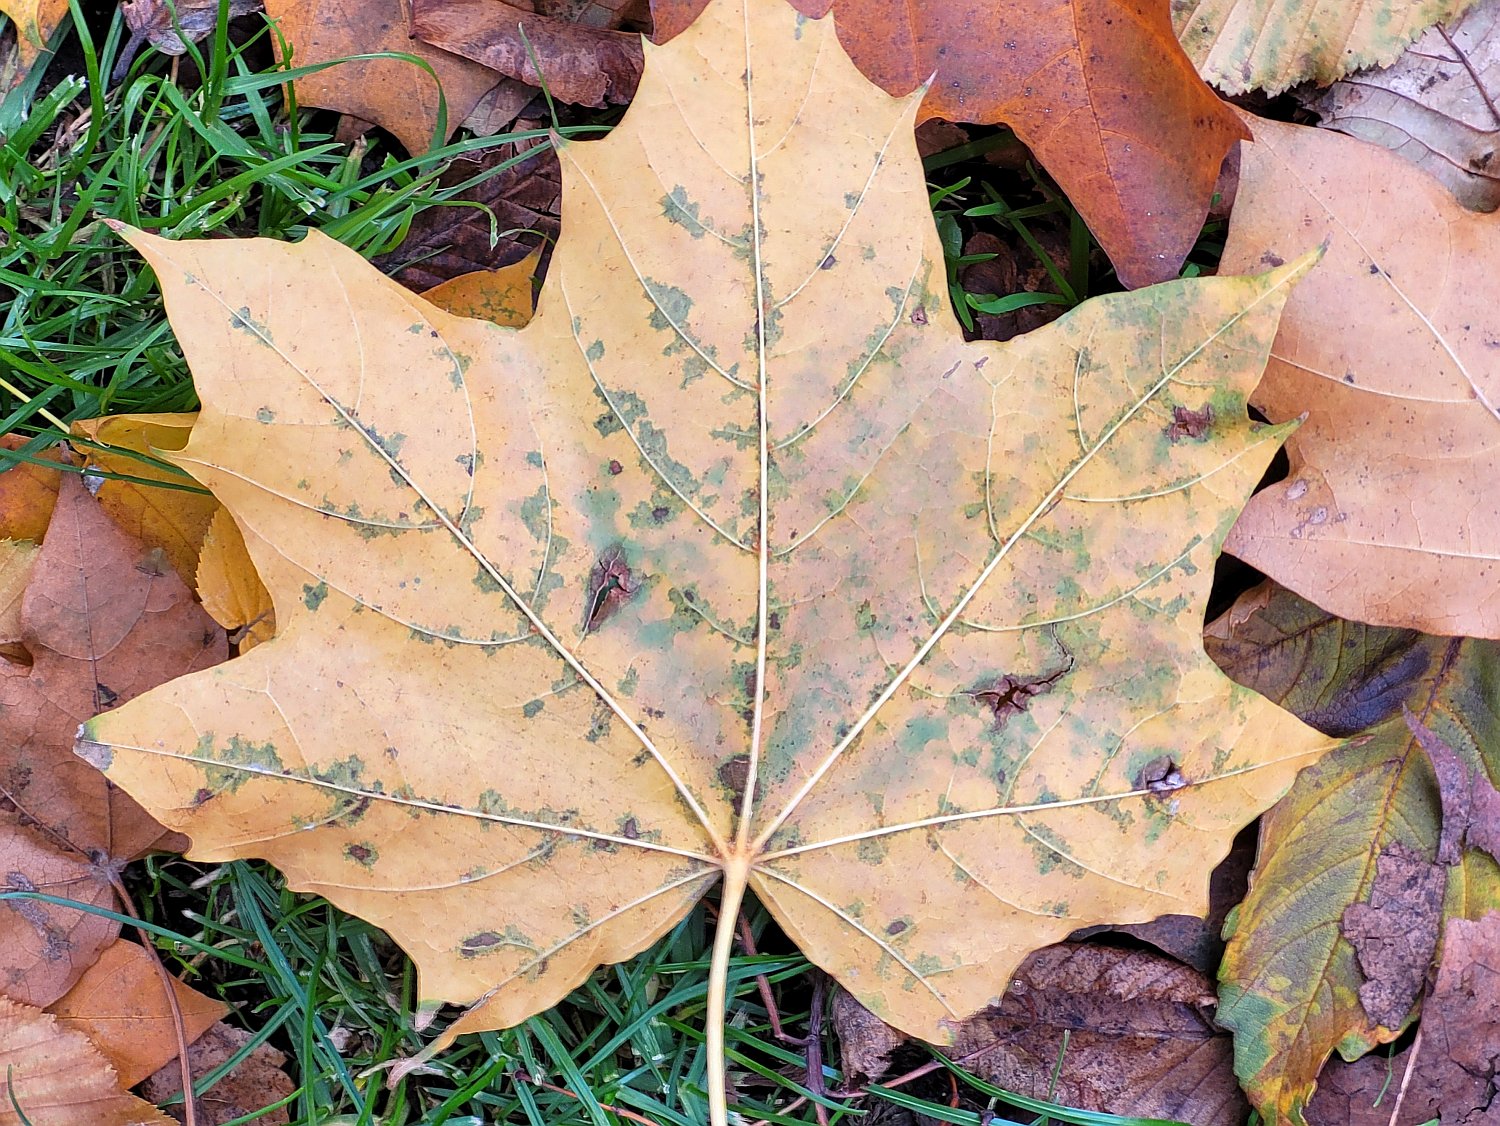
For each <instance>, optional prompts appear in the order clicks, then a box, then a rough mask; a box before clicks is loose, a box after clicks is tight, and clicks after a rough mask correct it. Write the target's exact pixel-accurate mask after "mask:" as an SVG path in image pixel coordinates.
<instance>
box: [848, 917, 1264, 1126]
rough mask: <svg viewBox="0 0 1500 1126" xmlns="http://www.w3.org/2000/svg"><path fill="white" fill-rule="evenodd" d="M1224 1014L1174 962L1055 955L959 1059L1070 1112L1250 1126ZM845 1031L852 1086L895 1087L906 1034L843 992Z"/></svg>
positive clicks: (1080, 950) (984, 1024) (1088, 952)
mask: <svg viewBox="0 0 1500 1126" xmlns="http://www.w3.org/2000/svg"><path fill="white" fill-rule="evenodd" d="M1213 1004H1214V988H1213V983H1212V981H1211V980H1210V979H1209V978H1207V977H1206V976H1204V975H1203V974H1200V973H1198V972H1197V971H1195V970H1192V969H1189V968H1188V967H1186V966H1183V965H1180V964H1179V963H1177V962H1174V961H1172V960H1171V959H1170V958H1164V957H1162V956H1161V955H1158V954H1151V953H1148V952H1145V951H1127V950H1118V949H1114V948H1111V947H1105V946H1089V945H1063V946H1051V947H1048V948H1047V949H1045V950H1039V951H1037V952H1036V953H1035V954H1033V955H1031V956H1030V957H1029V958H1027V959H1026V961H1025V962H1024V963H1022V965H1021V967H1020V969H1019V970H1017V971H1016V976H1015V977H1014V978H1013V979H1012V981H1011V986H1010V989H1009V991H1008V992H1007V993H1006V995H1005V997H1004V999H1003V1000H1002V1001H1001V1003H1000V1006H999V1008H998V1009H995V1008H991V1009H989V1010H987V1011H985V1012H982V1013H980V1014H979V1015H977V1016H975V1017H973V1018H971V1019H969V1020H967V1021H964V1022H963V1023H962V1024H960V1025H959V1026H958V1029H957V1040H956V1042H955V1043H954V1045H953V1047H952V1048H951V1049H950V1050H949V1052H948V1054H949V1055H950V1057H953V1058H961V1059H964V1060H965V1066H966V1067H968V1068H970V1069H971V1070H972V1071H973V1072H974V1073H975V1074H977V1075H979V1076H980V1077H981V1078H983V1079H986V1080H988V1081H990V1082H991V1083H995V1084H997V1085H999V1086H1002V1087H1004V1088H1006V1089H1007V1090H1010V1091H1015V1092H1017V1093H1019V1094H1023V1095H1029V1096H1032V1097H1035V1098H1050V1099H1051V1101H1054V1102H1059V1103H1063V1104H1065V1105H1067V1106H1071V1107H1077V1108H1080V1109H1084V1110H1104V1111H1109V1112H1111V1113H1113V1114H1124V1115H1140V1116H1143V1117H1154V1118H1173V1119H1178V1120H1180V1121H1184V1122H1191V1123H1193V1124H1194V1126H1239V1124H1240V1123H1242V1122H1244V1120H1245V1114H1246V1110H1247V1108H1246V1106H1245V1101H1244V1098H1243V1096H1241V1095H1240V1092H1239V1087H1238V1085H1237V1084H1236V1082H1235V1078H1234V1069H1233V1066H1232V1049H1231V1046H1230V1041H1229V1037H1228V1035H1227V1034H1225V1033H1224V1032H1222V1031H1221V1030H1220V1029H1218V1028H1217V1027H1216V1026H1215V1025H1214V1023H1213V1016H1212V1013H1213ZM834 1026H835V1028H836V1029H837V1030H838V1034H839V1041H840V1044H841V1047H842V1051H843V1065H844V1071H845V1074H846V1075H848V1076H849V1077H851V1079H854V1080H859V1079H862V1078H863V1079H877V1080H878V1079H880V1078H883V1077H888V1072H889V1069H890V1066H891V1056H892V1054H893V1053H894V1051H895V1049H896V1048H897V1047H898V1046H899V1045H900V1044H901V1043H903V1042H904V1041H903V1038H902V1037H901V1036H900V1035H899V1034H897V1033H894V1032H893V1031H892V1030H891V1029H889V1028H888V1027H887V1026H885V1025H884V1024H882V1023H881V1022H880V1021H879V1020H878V1019H877V1018H876V1017H875V1016H874V1015H873V1014H871V1013H870V1012H869V1010H867V1009H865V1008H863V1007H862V1006H861V1005H860V1004H859V1003H858V1002H857V1001H855V1000H854V999H853V998H851V997H849V996H848V995H847V994H844V993H840V994H838V995H837V996H836V998H835V1003H834ZM1064 1036H1066V1040H1064ZM1059 1060H1060V1061H1061V1065H1060V1066H1059ZM1054 1072H1055V1075H1056V1080H1055V1086H1054Z"/></svg>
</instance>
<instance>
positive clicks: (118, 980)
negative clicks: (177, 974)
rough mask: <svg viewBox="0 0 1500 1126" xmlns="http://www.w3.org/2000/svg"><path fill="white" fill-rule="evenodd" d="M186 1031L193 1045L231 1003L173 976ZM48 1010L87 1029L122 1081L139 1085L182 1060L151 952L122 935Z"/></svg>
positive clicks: (64, 1023) (60, 1021)
mask: <svg viewBox="0 0 1500 1126" xmlns="http://www.w3.org/2000/svg"><path fill="white" fill-rule="evenodd" d="M172 989H173V991H174V992H175V993H176V994H177V1004H178V1007H179V1008H180V1010H181V1012H182V1018H183V1026H184V1031H185V1034H186V1037H187V1041H188V1043H190V1044H191V1043H192V1042H193V1041H194V1040H196V1039H197V1038H198V1037H199V1036H201V1035H203V1033H205V1032H207V1031H208V1030H209V1029H210V1028H212V1027H213V1026H214V1024H216V1023H217V1022H218V1020H219V1018H220V1017H222V1016H223V1015H224V1014H225V1013H227V1012H228V1011H229V1006H227V1005H225V1004H224V1003H223V1002H222V1001H216V1000H214V999H213V998H212V997H205V996H204V995H203V994H202V993H199V992H198V991H197V990H196V989H193V988H192V987H191V986H189V985H186V984H185V983H183V982H181V981H178V980H177V979H176V978H173V979H172ZM48 1011H49V1012H50V1013H51V1014H52V1015H53V1016H54V1017H56V1018H57V1020H58V1024H59V1025H61V1026H62V1027H65V1028H71V1029H74V1030H76V1031H78V1032H81V1033H83V1034H84V1035H85V1036H87V1037H88V1038H89V1042H90V1043H92V1044H93V1045H94V1047H95V1048H97V1049H99V1051H100V1053H102V1054H103V1056H104V1058H105V1059H107V1060H108V1061H109V1063H110V1066H112V1067H113V1068H114V1069H115V1073H116V1074H117V1075H118V1076H119V1078H120V1085H121V1086H124V1087H134V1086H135V1085H136V1084H137V1083H139V1082H140V1081H141V1080H143V1079H145V1078H146V1077H147V1076H148V1075H151V1074H152V1073H153V1072H155V1071H158V1070H159V1069H161V1068H162V1067H165V1066H166V1065H167V1064H168V1063H169V1062H171V1061H172V1060H174V1059H176V1058H177V1033H176V1028H175V1025H174V1018H173V1016H172V1010H171V1008H170V1006H169V1005H168V1004H167V998H166V994H165V993H164V992H163V990H162V983H161V977H160V975H159V974H158V972H157V968H156V965H155V963H154V962H153V961H152V960H151V956H150V955H149V954H148V953H146V951H145V950H144V949H143V948H142V947H140V946H139V945H137V944H136V943H134V942H127V941H126V940H125V939H123V938H122V939H117V940H116V941H115V943H114V944H113V945H112V946H110V947H109V948H108V949H107V950H105V951H104V953H103V954H102V955H100V957H99V960H98V961H97V962H95V963H94V964H93V965H92V966H90V967H89V968H88V969H87V970H85V971H84V974H83V976H82V977H81V978H79V979H78V981H77V982H76V983H74V985H73V988H72V989H69V990H68V992H67V993H66V994H64V995H63V996H62V997H60V998H59V999H58V1000H57V1001H56V1002H55V1003H54V1004H52V1005H51V1006H50V1007H49V1009H48Z"/></svg>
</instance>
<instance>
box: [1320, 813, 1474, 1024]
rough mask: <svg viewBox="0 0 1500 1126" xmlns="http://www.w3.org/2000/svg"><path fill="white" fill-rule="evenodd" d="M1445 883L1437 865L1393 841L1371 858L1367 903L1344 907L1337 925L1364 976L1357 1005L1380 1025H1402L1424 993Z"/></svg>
mask: <svg viewBox="0 0 1500 1126" xmlns="http://www.w3.org/2000/svg"><path fill="white" fill-rule="evenodd" d="M1446 884H1447V875H1446V873H1445V872H1444V871H1443V868H1442V866H1441V865H1438V864H1434V863H1433V862H1432V861H1430V860H1424V859H1423V858H1422V857H1421V856H1419V855H1418V854H1417V853H1416V852H1415V851H1414V850H1413V849H1412V848H1410V847H1409V846H1407V845H1405V844H1402V843H1401V842H1400V841H1397V842H1395V843H1394V844H1392V845H1391V846H1390V847H1389V848H1387V849H1385V851H1383V852H1382V853H1381V854H1380V856H1379V857H1378V858H1377V859H1376V861H1375V882H1374V884H1373V885H1372V886H1371V887H1370V898H1369V900H1368V902H1365V903H1352V904H1350V905H1349V906H1348V907H1347V908H1345V909H1344V916H1343V920H1342V922H1341V923H1340V927H1339V929H1340V930H1341V931H1342V932H1343V935H1344V937H1345V938H1346V939H1348V940H1349V944H1350V945H1351V946H1353V947H1354V953H1355V956H1356V957H1358V959H1359V969H1360V972H1361V973H1362V974H1364V976H1365V983H1364V984H1363V985H1361V986H1360V987H1359V1003H1360V1005H1361V1006H1363V1007H1364V1010H1365V1012H1366V1014H1368V1015H1369V1017H1370V1019H1371V1020H1372V1021H1374V1022H1375V1023H1376V1024H1377V1025H1379V1026H1381V1027H1382V1028H1392V1029H1395V1028H1400V1027H1402V1026H1403V1025H1404V1024H1405V1023H1406V1018H1407V1015H1408V1014H1409V1013H1410V1012H1411V1009H1412V1006H1413V1005H1415V1004H1416V1003H1417V997H1418V995H1419V994H1420V993H1421V992H1422V983H1423V982H1424V981H1426V980H1427V968H1428V967H1429V966H1430V965H1432V955H1433V953H1434V952H1435V951H1436V950H1437V940H1438V922H1439V920H1440V919H1441V918H1442V914H1443V891H1444V888H1445V886H1446Z"/></svg>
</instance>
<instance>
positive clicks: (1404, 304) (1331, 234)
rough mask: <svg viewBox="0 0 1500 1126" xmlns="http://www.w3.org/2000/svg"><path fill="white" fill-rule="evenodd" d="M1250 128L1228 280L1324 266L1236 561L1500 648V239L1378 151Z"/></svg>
mask: <svg viewBox="0 0 1500 1126" xmlns="http://www.w3.org/2000/svg"><path fill="white" fill-rule="evenodd" d="M1254 129H1255V137H1256V142H1255V144H1253V145H1246V146H1244V152H1243V163H1242V167H1241V171H1240V186H1239V195H1238V198H1237V200H1236V204H1235V211H1234V217H1233V219H1232V221H1231V223H1230V228H1229V239H1228V242H1227V244H1226V245H1225V248H1224V259H1223V263H1222V266H1221V269H1225V270H1231V271H1238V270H1250V269H1263V268H1265V265H1266V264H1268V263H1273V262H1279V261H1281V260H1282V259H1283V258H1287V259H1290V258H1291V257H1293V256H1295V255H1297V254H1300V253H1302V252H1303V251H1304V250H1306V249H1307V247H1308V246H1310V245H1314V244H1316V243H1318V242H1326V243H1327V246H1328V252H1327V254H1326V255H1325V256H1324V259H1323V261H1322V263H1321V264H1320V265H1319V266H1318V269H1317V270H1316V271H1314V272H1313V274H1312V275H1311V276H1310V277H1309V278H1308V280H1307V284H1306V285H1304V286H1300V287H1299V288H1298V290H1297V292H1296V293H1295V294H1294V295H1293V296H1292V298H1291V300H1290V301H1289V302H1288V304H1287V310H1286V315H1285V317H1284V318H1283V320H1282V324H1281V331H1280V332H1279V334H1278V335H1277V338H1276V344H1275V346H1274V347H1273V349H1272V358H1271V361H1270V363H1269V364H1268V365H1267V366H1266V377H1265V379H1264V380H1263V381H1262V382H1261V385H1260V387H1259V388H1258V389H1257V391H1256V392H1255V395H1254V396H1253V397H1252V399H1251V401H1252V402H1253V403H1254V404H1255V406H1256V407H1258V408H1259V409H1260V410H1261V411H1263V412H1264V413H1265V415H1266V416H1267V417H1268V418H1270V419H1272V420H1273V421H1280V420H1284V419H1290V418H1296V417H1298V416H1299V415H1302V414H1304V412H1305V413H1306V416H1307V421H1306V422H1305V423H1304V424H1303V426H1302V427H1301V428H1300V429H1299V430H1298V431H1297V433H1296V434H1294V435H1293V436H1292V437H1291V438H1290V439H1289V440H1288V441H1287V447H1286V449H1287V456H1288V458H1289V459H1290V465H1291V467H1290V471H1289V473H1288V474H1287V477H1286V479H1285V480H1284V481H1280V482H1278V483H1276V484H1274V485H1272V486H1271V487H1269V488H1267V489H1265V490H1263V491H1262V492H1260V493H1258V494H1256V496H1255V497H1254V498H1252V500H1251V501H1250V503H1249V505H1248V506H1247V507H1246V509H1245V512H1244V514H1243V515H1242V516H1241V517H1240V519H1239V522H1238V523H1237V524H1236V525H1235V529H1234V531H1233V532H1232V533H1231V535H1230V538H1229V543H1228V550H1229V551H1230V552H1231V553H1233V554H1235V555H1237V556H1239V557H1240V558H1241V559H1243V560H1245V561H1246V562H1247V563H1249V564H1251V565H1252V566H1254V567H1257V568H1259V569H1260V570H1261V571H1263V572H1264V573H1266V574H1267V575H1269V576H1270V577H1271V578H1273V579H1275V580H1276V581H1277V582H1279V583H1281V584H1282V585H1283V586H1288V587H1291V588H1292V589H1293V590H1295V591H1297V593H1299V594H1301V595H1303V596H1304V597H1307V598H1310V599H1312V600H1313V601H1314V602H1316V603H1317V604H1318V605H1319V606H1322V607H1323V608H1324V609H1325V610H1329V611H1331V612H1333V613H1335V614H1338V615H1340V616H1342V617H1345V618H1352V619H1356V620H1359V621H1366V622H1375V623H1379V624H1382V625H1392V626H1404V627H1407V628H1410V629H1420V630H1423V631H1426V632H1428V633H1439V634H1462V635H1466V636H1469V637H1500V565H1497V562H1496V560H1497V559H1500V492H1497V491H1496V490H1495V489H1494V488H1493V487H1492V482H1493V481H1495V480H1496V479H1497V478H1500V440H1497V439H1500V379H1497V375H1496V373H1497V368H1496V365H1495V356H1496V354H1497V349H1500V306H1497V305H1496V303H1495V302H1494V301H1493V300H1492V299H1491V296H1490V293H1489V289H1488V286H1487V285H1486V284H1485V283H1484V281H1483V279H1484V278H1485V277H1486V276H1487V274H1488V272H1489V271H1490V269H1491V264H1492V263H1493V262H1494V261H1495V259H1496V256H1497V255H1500V226H1497V225H1496V223H1495V221H1494V219H1493V218H1492V217H1490V216H1484V215H1475V214H1473V213H1472V212H1468V211H1465V210H1464V209H1463V208H1461V207H1459V206H1458V204H1456V203H1454V202H1453V199H1452V197H1451V196H1450V195H1449V194H1448V193H1447V192H1446V191H1445V190H1444V189H1443V188H1442V186H1441V185H1439V184H1437V183H1436V182H1435V181H1433V180H1432V179H1431V178H1429V177H1428V176H1426V175H1424V174H1423V173H1421V172H1419V171H1417V170H1416V169H1414V168H1412V167H1411V166H1410V165H1409V164H1407V163H1406V162H1405V161H1403V160H1401V159H1400V158H1399V157H1397V156H1394V155H1392V154H1391V153H1389V152H1386V151H1385V150H1384V149H1380V148H1377V147H1375V146H1373V145H1367V144H1365V143H1364V142H1362V141H1356V140H1354V139H1352V138H1349V137H1342V136H1339V135H1338V134H1336V133H1331V132H1329V131H1327V130H1323V129H1308V128H1303V127H1300V126H1296V125H1284V124H1282V123H1280V122H1276V121H1260V120H1257V121H1256V122H1255V123H1254ZM1414 706H1415V705H1414Z"/></svg>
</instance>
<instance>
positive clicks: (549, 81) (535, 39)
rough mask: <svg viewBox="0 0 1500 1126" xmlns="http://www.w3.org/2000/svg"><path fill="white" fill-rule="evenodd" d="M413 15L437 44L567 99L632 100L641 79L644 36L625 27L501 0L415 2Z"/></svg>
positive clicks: (588, 101) (593, 101)
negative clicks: (575, 20) (562, 16)
mask: <svg viewBox="0 0 1500 1126" xmlns="http://www.w3.org/2000/svg"><path fill="white" fill-rule="evenodd" d="M412 21H413V26H414V27H415V30H416V33H417V35H418V36H420V37H421V38H422V39H423V40H424V41H425V42H427V43H431V44H432V45H433V46H434V47H441V48H442V49H443V50H445V51H451V52H453V53H454V54H455V55H462V56H463V57H464V58H466V59H472V60H474V61H475V62H477V63H482V64H484V65H485V66H487V67H489V68H490V69H491V70H495V71H498V72H499V73H500V74H503V75H505V76H507V77H508V78H518V79H520V80H521V81H522V82H527V83H530V84H531V85H533V86H540V85H542V84H543V83H545V84H546V87H547V91H548V93H550V94H551V95H552V96H553V97H554V98H558V99H560V100H561V101H564V102H574V103H577V104H579V105H585V106H603V105H615V104H621V103H624V102H628V101H629V100H630V98H631V95H633V94H634V93H635V87H636V83H637V82H639V81H640V79H641V40H640V36H638V35H630V34H627V33H625V32H623V31H610V30H607V29H604V28H597V27H588V26H586V25H584V24H579V23H570V22H569V21H567V20H560V19H553V18H551V17H550V16H539V15H532V14H530V13H529V12H527V11H525V10H524V9H522V8H517V7H513V6H512V5H510V4H505V3H499V2H497V0H412ZM538 67H540V70H538Z"/></svg>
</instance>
